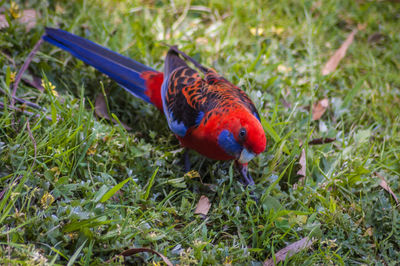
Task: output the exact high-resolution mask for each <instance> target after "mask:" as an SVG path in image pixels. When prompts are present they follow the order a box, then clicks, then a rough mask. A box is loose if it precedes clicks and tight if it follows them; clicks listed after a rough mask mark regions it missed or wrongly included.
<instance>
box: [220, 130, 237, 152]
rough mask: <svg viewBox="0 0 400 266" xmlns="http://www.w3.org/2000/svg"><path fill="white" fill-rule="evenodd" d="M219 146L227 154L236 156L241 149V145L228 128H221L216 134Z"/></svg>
mask: <svg viewBox="0 0 400 266" xmlns="http://www.w3.org/2000/svg"><path fill="white" fill-rule="evenodd" d="M218 144H219V146H220V147H221V148H222V149H223V150H224V151H225V152H226V153H228V154H229V155H231V156H234V157H238V156H239V154H240V152H241V151H242V146H241V145H240V144H239V143H238V142H237V141H236V140H235V137H234V136H233V134H232V133H231V132H230V131H229V130H226V129H225V130H223V131H222V132H221V133H220V134H219V136H218Z"/></svg>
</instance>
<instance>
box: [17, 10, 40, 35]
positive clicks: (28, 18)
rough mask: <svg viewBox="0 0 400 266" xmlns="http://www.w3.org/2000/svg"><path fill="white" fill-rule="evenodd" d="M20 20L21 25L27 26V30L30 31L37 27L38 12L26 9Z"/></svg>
mask: <svg viewBox="0 0 400 266" xmlns="http://www.w3.org/2000/svg"><path fill="white" fill-rule="evenodd" d="M18 20H19V22H20V23H22V24H25V27H26V30H27V31H29V30H31V29H32V28H33V27H35V25H36V11H35V10H33V9H26V10H24V11H23V12H22V16H21V17H20V18H19V19H18Z"/></svg>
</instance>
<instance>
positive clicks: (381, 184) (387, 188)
mask: <svg viewBox="0 0 400 266" xmlns="http://www.w3.org/2000/svg"><path fill="white" fill-rule="evenodd" d="M375 175H376V176H377V177H379V179H380V180H381V182H380V183H379V185H380V186H381V187H382V188H383V189H384V190H386V191H387V192H389V193H390V195H392V197H393V198H394V200H395V201H396V203H397V204H399V200H398V199H397V196H396V194H394V192H393V190H392V189H391V188H390V187H389V185H388V183H387V182H386V180H385V178H384V177H383V176H382V175H380V174H379V173H377V172H375Z"/></svg>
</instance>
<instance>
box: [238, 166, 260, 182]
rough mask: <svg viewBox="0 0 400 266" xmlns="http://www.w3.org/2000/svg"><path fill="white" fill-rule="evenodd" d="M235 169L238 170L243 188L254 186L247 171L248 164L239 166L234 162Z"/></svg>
mask: <svg viewBox="0 0 400 266" xmlns="http://www.w3.org/2000/svg"><path fill="white" fill-rule="evenodd" d="M236 167H237V168H238V170H239V172H240V174H241V175H242V180H241V183H242V184H243V185H245V186H254V185H255V183H254V180H253V178H252V177H251V175H250V173H249V171H248V169H249V167H248V164H247V163H246V164H241V163H238V162H236Z"/></svg>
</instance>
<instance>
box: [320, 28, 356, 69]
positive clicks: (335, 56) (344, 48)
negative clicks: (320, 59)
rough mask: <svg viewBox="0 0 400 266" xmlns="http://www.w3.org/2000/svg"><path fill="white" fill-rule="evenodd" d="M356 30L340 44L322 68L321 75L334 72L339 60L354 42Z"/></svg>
mask: <svg viewBox="0 0 400 266" xmlns="http://www.w3.org/2000/svg"><path fill="white" fill-rule="evenodd" d="M357 31H358V29H355V30H353V31H352V32H351V33H350V34H349V36H347V38H346V40H345V41H344V42H343V43H342V45H341V46H340V48H339V49H337V50H336V52H335V53H334V54H333V55H332V56H331V58H329V60H328V62H326V64H325V66H324V68H323V69H322V75H328V74H330V73H332V72H333V71H335V70H336V68H337V66H338V65H339V62H340V60H342V59H343V57H344V56H345V55H346V52H347V49H348V48H349V46H350V45H351V43H352V42H353V41H354V35H355V34H356V33H357Z"/></svg>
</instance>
